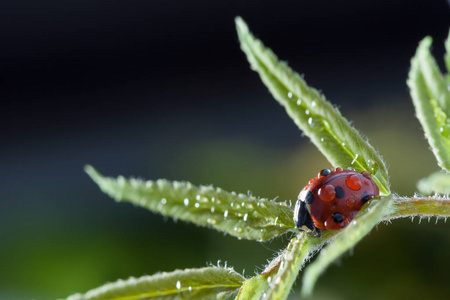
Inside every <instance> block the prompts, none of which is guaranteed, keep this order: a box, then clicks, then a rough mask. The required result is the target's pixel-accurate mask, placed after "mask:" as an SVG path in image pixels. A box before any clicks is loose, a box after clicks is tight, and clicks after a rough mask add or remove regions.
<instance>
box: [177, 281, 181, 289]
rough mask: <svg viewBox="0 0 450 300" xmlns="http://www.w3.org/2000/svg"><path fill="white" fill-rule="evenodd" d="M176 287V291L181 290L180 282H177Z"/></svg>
mask: <svg viewBox="0 0 450 300" xmlns="http://www.w3.org/2000/svg"><path fill="white" fill-rule="evenodd" d="M176 286H177V290H179V289H181V282H180V281H179V280H178V281H177V285H176Z"/></svg>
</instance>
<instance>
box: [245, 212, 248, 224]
mask: <svg viewBox="0 0 450 300" xmlns="http://www.w3.org/2000/svg"><path fill="white" fill-rule="evenodd" d="M247 219H248V214H245V215H244V222H247Z"/></svg>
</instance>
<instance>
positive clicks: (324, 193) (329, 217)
mask: <svg viewBox="0 0 450 300" xmlns="http://www.w3.org/2000/svg"><path fill="white" fill-rule="evenodd" d="M379 194H380V191H379V189H378V187H377V185H376V184H375V183H374V182H373V181H372V176H371V175H370V173H369V172H366V171H364V172H361V173H359V172H356V171H355V170H353V169H352V168H349V169H347V170H344V169H342V168H336V169H334V170H329V169H323V170H322V171H320V172H319V175H317V177H316V178H313V179H311V180H310V181H309V183H308V184H307V185H306V186H305V187H304V188H303V189H302V190H301V191H300V194H299V195H298V200H297V202H296V204H295V211H294V221H295V224H296V225H297V228H298V229H299V230H302V231H307V232H315V236H318V237H320V236H321V230H339V229H341V228H344V227H345V226H347V224H348V223H350V222H351V221H352V220H353V218H354V217H355V216H356V214H357V213H358V212H359V211H360V210H361V207H362V206H363V205H364V204H365V203H366V202H367V201H369V200H370V199H372V198H373V197H375V196H378V195H379Z"/></svg>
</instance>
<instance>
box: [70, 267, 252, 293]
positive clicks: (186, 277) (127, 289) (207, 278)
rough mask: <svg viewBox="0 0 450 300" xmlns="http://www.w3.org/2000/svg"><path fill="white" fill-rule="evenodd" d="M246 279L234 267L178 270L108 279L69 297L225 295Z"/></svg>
mask: <svg viewBox="0 0 450 300" xmlns="http://www.w3.org/2000/svg"><path fill="white" fill-rule="evenodd" d="M244 280H245V279H244V278H243V277H242V276H241V275H240V274H238V273H236V272H235V271H234V270H233V269H225V268H218V267H208V268H201V269H186V270H177V271H174V272H170V273H160V274H156V275H152V276H143V277H140V278H134V277H132V278H129V279H127V280H119V281H116V282H113V283H107V284H105V285H103V286H101V287H98V288H96V289H93V290H90V291H88V292H87V293H85V294H75V295H72V296H70V297H68V298H67V299H66V300H138V299H139V300H144V299H158V300H170V299H174V300H175V299H192V300H194V299H195V300H196V299H199V300H200V299H206V300H208V299H211V300H213V299H226V298H227V296H229V295H230V294H232V293H233V292H234V291H235V290H236V289H238V288H239V287H240V286H241V285H242V283H243V282H244Z"/></svg>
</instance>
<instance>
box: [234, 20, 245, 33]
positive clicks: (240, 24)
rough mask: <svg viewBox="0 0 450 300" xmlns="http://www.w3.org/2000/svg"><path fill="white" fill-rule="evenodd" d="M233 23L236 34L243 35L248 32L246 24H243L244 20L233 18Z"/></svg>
mask: <svg viewBox="0 0 450 300" xmlns="http://www.w3.org/2000/svg"><path fill="white" fill-rule="evenodd" d="M234 22H235V23H236V29H237V31H238V32H241V33H245V32H247V31H248V26H247V24H246V23H245V21H244V19H242V18H241V17H240V16H237V17H236V18H234Z"/></svg>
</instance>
